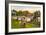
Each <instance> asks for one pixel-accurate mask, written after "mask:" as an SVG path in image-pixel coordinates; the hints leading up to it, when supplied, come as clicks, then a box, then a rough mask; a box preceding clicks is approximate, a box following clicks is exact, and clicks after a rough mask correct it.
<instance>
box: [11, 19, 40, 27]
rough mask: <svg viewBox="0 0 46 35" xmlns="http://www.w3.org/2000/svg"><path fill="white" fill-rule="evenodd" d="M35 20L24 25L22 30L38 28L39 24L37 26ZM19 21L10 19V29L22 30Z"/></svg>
mask: <svg viewBox="0 0 46 35" xmlns="http://www.w3.org/2000/svg"><path fill="white" fill-rule="evenodd" d="M35 20H36V19H34V20H33V21H32V22H31V23H26V24H25V27H24V28H36V27H40V25H39V24H40V23H39V24H38V22H36V21H35ZM19 22H20V21H19V20H15V19H12V24H11V27H12V28H22V25H21V23H19Z"/></svg>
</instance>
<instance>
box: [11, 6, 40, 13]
mask: <svg viewBox="0 0 46 35" xmlns="http://www.w3.org/2000/svg"><path fill="white" fill-rule="evenodd" d="M13 9H14V10H17V11H19V10H22V11H25V10H28V11H29V12H30V13H34V12H35V11H38V10H40V7H33V6H12V10H13Z"/></svg>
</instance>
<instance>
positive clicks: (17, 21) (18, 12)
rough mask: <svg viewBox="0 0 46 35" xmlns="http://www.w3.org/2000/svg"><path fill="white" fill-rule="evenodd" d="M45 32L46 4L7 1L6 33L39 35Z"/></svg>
mask: <svg viewBox="0 0 46 35" xmlns="http://www.w3.org/2000/svg"><path fill="white" fill-rule="evenodd" d="M44 31H45V3H44V2H26V1H8V0H6V1H5V33H6V34H21V33H37V32H44Z"/></svg>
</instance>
